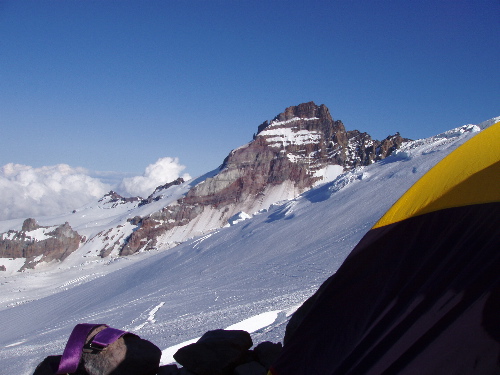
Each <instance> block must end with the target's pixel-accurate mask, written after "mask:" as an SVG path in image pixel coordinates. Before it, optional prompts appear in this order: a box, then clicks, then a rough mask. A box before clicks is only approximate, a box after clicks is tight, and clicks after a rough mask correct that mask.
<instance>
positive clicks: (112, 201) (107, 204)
mask: <svg viewBox="0 0 500 375" xmlns="http://www.w3.org/2000/svg"><path fill="white" fill-rule="evenodd" d="M141 202H142V199H141V198H139V197H130V198H124V197H122V196H121V195H120V194H118V193H117V192H115V191H113V190H111V191H110V192H109V193H107V194H106V195H104V196H103V197H102V198H101V199H99V201H98V203H99V205H100V206H101V207H102V208H108V209H109V208H115V207H117V206H119V205H122V204H127V203H132V204H140V203H141Z"/></svg>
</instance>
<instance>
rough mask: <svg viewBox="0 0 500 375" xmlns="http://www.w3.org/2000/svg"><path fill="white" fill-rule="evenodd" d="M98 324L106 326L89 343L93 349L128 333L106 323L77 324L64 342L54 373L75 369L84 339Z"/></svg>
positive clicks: (66, 372) (80, 355) (99, 347)
mask: <svg viewBox="0 0 500 375" xmlns="http://www.w3.org/2000/svg"><path fill="white" fill-rule="evenodd" d="M100 326H106V328H105V329H103V330H102V331H100V332H98V333H97V335H95V337H94V338H93V339H92V342H91V343H90V347H91V348H92V349H95V350H103V349H105V348H106V347H107V346H108V345H110V344H112V343H114V342H115V341H116V340H118V339H119V338H120V337H122V336H123V335H124V334H126V333H129V332H126V331H122V330H119V329H116V328H110V327H108V326H107V325H106V324H88V323H82V324H77V325H76V326H75V328H73V332H71V335H70V336H69V339H68V342H67V343H66V347H65V348H64V352H63V355H62V358H61V362H60V363H59V368H58V370H57V372H56V374H68V373H70V374H71V373H73V372H75V371H76V369H77V368H78V364H79V363H80V360H81V358H82V351H83V347H84V345H85V340H86V339H87V337H88V335H89V334H90V332H92V330H93V329H95V328H97V327H100Z"/></svg>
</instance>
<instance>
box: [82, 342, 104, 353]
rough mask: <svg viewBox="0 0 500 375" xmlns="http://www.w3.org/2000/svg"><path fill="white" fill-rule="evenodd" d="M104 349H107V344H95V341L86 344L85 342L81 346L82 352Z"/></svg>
mask: <svg viewBox="0 0 500 375" xmlns="http://www.w3.org/2000/svg"><path fill="white" fill-rule="evenodd" d="M106 349H107V346H102V345H99V344H96V343H95V342H92V341H90V342H89V343H88V344H86V345H85V346H84V347H83V352H84V353H93V352H102V351H104V350H106Z"/></svg>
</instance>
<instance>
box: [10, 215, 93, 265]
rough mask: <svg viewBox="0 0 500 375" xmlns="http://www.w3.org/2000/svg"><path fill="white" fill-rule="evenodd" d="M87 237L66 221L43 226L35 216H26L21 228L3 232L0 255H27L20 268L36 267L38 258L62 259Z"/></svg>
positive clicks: (15, 256)
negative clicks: (57, 224)
mask: <svg viewBox="0 0 500 375" xmlns="http://www.w3.org/2000/svg"><path fill="white" fill-rule="evenodd" d="M83 240H84V238H82V237H81V236H80V235H79V234H78V233H77V232H76V231H74V230H73V229H72V228H71V226H70V225H69V224H68V223H67V222H66V223H64V224H62V225H59V226H52V227H43V226H40V225H38V224H37V222H36V221H35V219H32V218H29V219H26V220H25V221H24V223H23V226H22V228H21V230H20V231H14V230H10V231H8V232H6V233H2V234H1V235H0V258H26V262H25V264H24V266H23V267H22V268H21V270H22V269H25V268H34V267H35V265H36V264H38V263H39V262H42V261H45V262H50V261H52V260H63V259H65V258H66V257H67V256H68V255H69V254H71V253H72V252H73V251H75V250H76V249H77V248H78V247H79V246H80V243H81V242H82V241H83Z"/></svg>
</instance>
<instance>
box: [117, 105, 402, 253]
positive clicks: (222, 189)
mask: <svg viewBox="0 0 500 375" xmlns="http://www.w3.org/2000/svg"><path fill="white" fill-rule="evenodd" d="M405 140H406V139H404V138H402V137H401V136H400V135H399V133H397V134H395V135H393V136H389V137H387V138H386V139H384V140H383V141H377V140H373V139H372V138H371V137H370V136H369V135H368V134H367V133H361V132H359V131H357V130H354V131H346V129H345V126H344V124H343V123H342V121H340V120H334V119H333V118H332V116H331V115H330V111H329V110H328V108H327V107H326V106H325V105H323V104H322V105H319V106H318V105H316V104H315V103H313V102H309V103H303V104H300V105H298V106H292V107H288V108H286V109H285V111H284V112H283V113H280V114H279V115H278V116H276V117H275V118H274V119H273V120H271V121H265V122H263V123H262V124H261V125H259V126H258V132H257V134H256V135H254V138H253V141H251V142H250V143H248V144H246V145H244V146H242V147H239V148H237V149H235V150H233V151H232V152H231V153H230V154H229V155H228V156H227V157H226V158H225V160H224V162H223V164H222V166H221V167H220V170H219V172H218V173H217V174H216V175H215V176H213V177H211V178H207V179H206V180H204V181H203V182H201V183H199V184H198V185H196V186H194V187H193V188H191V190H189V192H188V193H187V194H186V195H185V197H184V198H182V199H180V200H178V201H177V202H176V204H174V205H171V206H168V207H165V208H164V209H162V210H161V211H158V212H156V213H154V214H153V215H150V216H148V217H146V218H143V219H141V220H140V223H139V226H138V228H137V230H136V231H134V232H133V233H132V234H131V235H130V238H129V239H128V240H127V243H126V244H125V246H124V247H123V249H122V250H121V252H120V253H121V254H122V255H128V254H131V253H134V252H137V251H139V250H147V249H153V248H155V247H156V246H157V245H158V241H157V238H158V237H159V236H161V235H163V234H165V233H167V232H168V231H171V230H172V229H174V228H176V227H181V226H185V225H187V224H188V223H190V222H191V221H192V220H193V219H194V218H196V217H198V216H199V215H201V214H202V213H204V212H205V213H207V212H208V211H209V210H212V211H216V212H217V213H218V217H217V218H216V219H214V220H215V221H216V220H218V225H219V226H223V225H225V224H226V223H227V221H228V220H229V219H230V218H231V217H232V216H233V215H234V214H236V213H237V212H240V211H247V212H255V211H257V210H258V209H261V208H267V207H266V205H267V206H268V205H270V204H272V203H274V202H271V201H269V200H267V201H266V196H269V195H271V194H269V192H270V191H272V190H273V189H275V188H276V189H277V188H278V187H280V186H284V184H288V187H287V189H283V190H287V192H286V193H287V194H289V195H283V193H282V195H281V196H277V197H275V198H276V200H280V199H289V198H292V197H294V196H296V195H298V194H300V193H302V192H304V191H306V190H308V189H310V188H311V187H312V186H314V185H315V184H316V183H318V182H321V181H322V180H323V177H324V175H325V171H326V169H327V168H328V167H329V166H332V165H336V166H339V167H340V169H341V170H344V171H346V170H349V169H352V168H355V167H359V166H363V165H369V164H371V163H373V162H375V161H377V160H381V159H384V158H385V157H387V156H389V155H390V154H391V153H392V152H393V151H394V150H395V149H397V148H398V147H399V146H400V145H401V143H402V142H404V141H405ZM153 195H154V194H153ZM148 199H149V198H148ZM207 215H208V214H207Z"/></svg>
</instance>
